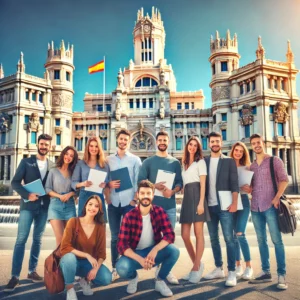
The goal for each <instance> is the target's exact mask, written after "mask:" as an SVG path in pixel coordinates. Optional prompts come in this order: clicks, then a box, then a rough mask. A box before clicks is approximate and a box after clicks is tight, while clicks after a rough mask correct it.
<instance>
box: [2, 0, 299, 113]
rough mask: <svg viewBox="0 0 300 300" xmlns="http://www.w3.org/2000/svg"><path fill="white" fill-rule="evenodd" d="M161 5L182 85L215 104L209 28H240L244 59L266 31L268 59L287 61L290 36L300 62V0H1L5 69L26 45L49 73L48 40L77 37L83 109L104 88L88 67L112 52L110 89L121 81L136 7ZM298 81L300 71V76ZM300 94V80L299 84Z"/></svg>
mask: <svg viewBox="0 0 300 300" xmlns="http://www.w3.org/2000/svg"><path fill="white" fill-rule="evenodd" d="M152 6H155V7H157V8H158V9H159V10H160V12H161V15H162V19H163V21H164V26H165V31H166V48H165V58H167V62H168V63H171V64H172V66H173V69H174V72H175V75H176V79H177V90H178V91H195V90H199V89H203V91H204V95H205V97H206V100H205V107H210V105H211V94H210V88H209V81H210V78H211V71H210V65H209V62H208V57H209V55H210V52H209V40H210V35H211V34H212V35H215V31H216V30H218V31H219V32H220V35H221V37H225V34H226V30H227V29H230V32H231V35H233V34H234V33H235V32H236V33H237V35H238V43H239V53H240V54H241V60H240V66H243V65H245V64H248V63H250V62H252V61H254V60H255V50H256V48H257V37H258V36H259V35H261V36H262V43H263V46H264V47H265V49H266V57H267V58H268V59H273V60H280V61H285V60H286V57H285V54H286V49H287V40H288V39H289V40H290V41H291V46H292V50H293V52H294V54H295V63H296V67H298V68H300V33H299V28H300V1H298V0H251V1H249V0H226V1H225V0H209V1H206V0H155V1H149V0H106V1H104V0H84V1H83V0H52V1H41V0H26V1H25V0H0V63H1V62H2V64H3V66H4V71H5V76H8V75H10V74H14V73H15V72H16V64H17V61H18V59H19V55H20V51H23V53H24V60H25V64H26V73H28V74H32V75H35V76H43V73H44V67H43V65H44V63H45V60H46V54H47V44H48V42H50V41H51V40H53V41H54V42H55V44H56V45H58V44H59V43H60V41H61V40H62V39H63V40H64V41H65V42H70V43H72V44H74V48H75V60H74V64H75V68H76V69H75V73H74V90H75V95H74V106H73V109H74V111H81V110H83V98H84V94H85V92H89V93H102V89H103V87H102V80H103V77H102V76H103V74H102V73H96V74H93V75H89V74H88V71H87V70H88V66H90V65H92V64H94V63H96V62H97V61H99V60H101V59H102V58H103V55H105V56H106V63H107V64H106V92H111V91H112V90H113V89H115V87H116V84H117V78H116V76H117V73H118V70H119V68H120V67H121V68H122V69H123V67H125V66H127V65H128V62H129V59H131V58H133V43H132V31H133V27H134V22H135V21H136V15H137V10H138V9H140V7H144V12H145V13H146V12H149V14H150V13H151V7H152ZM297 79H298V81H299V76H298V77H297ZM297 91H298V94H300V83H299V82H298V83H297Z"/></svg>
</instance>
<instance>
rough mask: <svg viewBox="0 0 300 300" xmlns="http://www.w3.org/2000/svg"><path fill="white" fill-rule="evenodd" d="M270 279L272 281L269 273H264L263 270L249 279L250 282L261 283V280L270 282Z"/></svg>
mask: <svg viewBox="0 0 300 300" xmlns="http://www.w3.org/2000/svg"><path fill="white" fill-rule="evenodd" d="M270 281H272V275H271V273H265V272H261V273H260V274H258V275H257V276H256V277H255V278H253V279H250V280H249V282H250V283H263V282H270Z"/></svg>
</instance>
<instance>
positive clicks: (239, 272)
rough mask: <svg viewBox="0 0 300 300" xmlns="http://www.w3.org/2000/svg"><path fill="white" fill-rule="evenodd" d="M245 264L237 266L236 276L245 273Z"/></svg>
mask: <svg viewBox="0 0 300 300" xmlns="http://www.w3.org/2000/svg"><path fill="white" fill-rule="evenodd" d="M243 272H244V270H243V266H242V265H239V266H237V267H236V268H235V274H236V277H241V276H242V275H243Z"/></svg>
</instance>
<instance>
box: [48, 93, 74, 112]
mask: <svg viewBox="0 0 300 300" xmlns="http://www.w3.org/2000/svg"><path fill="white" fill-rule="evenodd" d="M52 106H56V107H57V106H59V107H64V108H70V109H71V108H72V96H71V95H65V94H53V95H52Z"/></svg>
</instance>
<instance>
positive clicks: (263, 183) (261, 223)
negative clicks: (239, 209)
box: [244, 134, 289, 290]
mask: <svg viewBox="0 0 300 300" xmlns="http://www.w3.org/2000/svg"><path fill="white" fill-rule="evenodd" d="M250 143H251V146H252V149H253V151H254V152H255V154H256V160H255V161H254V162H253V163H252V164H251V166H250V170H251V171H253V172H254V175H253V179H252V184H251V186H252V188H251V187H250V186H245V187H244V189H245V192H247V193H252V200H251V215H252V222H253V225H254V229H255V232H256V235H257V241H258V247H259V253H260V259H261V265H262V272H261V273H259V274H258V275H257V276H256V277H255V278H254V279H252V280H250V283H261V282H268V281H272V276H271V273H270V257H269V247H268V243H267V231H266V224H268V228H269V232H270V235H271V238H272V242H273V244H274V248H275V253H276V261H277V273H278V284H277V288H278V289H280V290H286V289H287V287H288V286H287V284H286V281H285V275H286V264H285V250H284V245H283V242H282V236H281V232H280V230H279V227H278V212H277V209H278V206H279V204H280V197H281V196H282V194H283V193H284V190H285V189H286V187H287V185H288V182H289V180H288V175H287V173H286V170H285V168H284V164H283V162H282V160H281V159H280V158H279V157H277V156H274V157H273V166H274V173H275V174H274V175H275V181H276V183H277V191H275V190H274V187H273V182H272V176H271V165H270V163H271V161H270V160H271V156H270V155H268V154H266V152H265V150H264V141H263V138H262V137H261V136H260V135H259V134H253V135H252V136H251V137H250Z"/></svg>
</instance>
